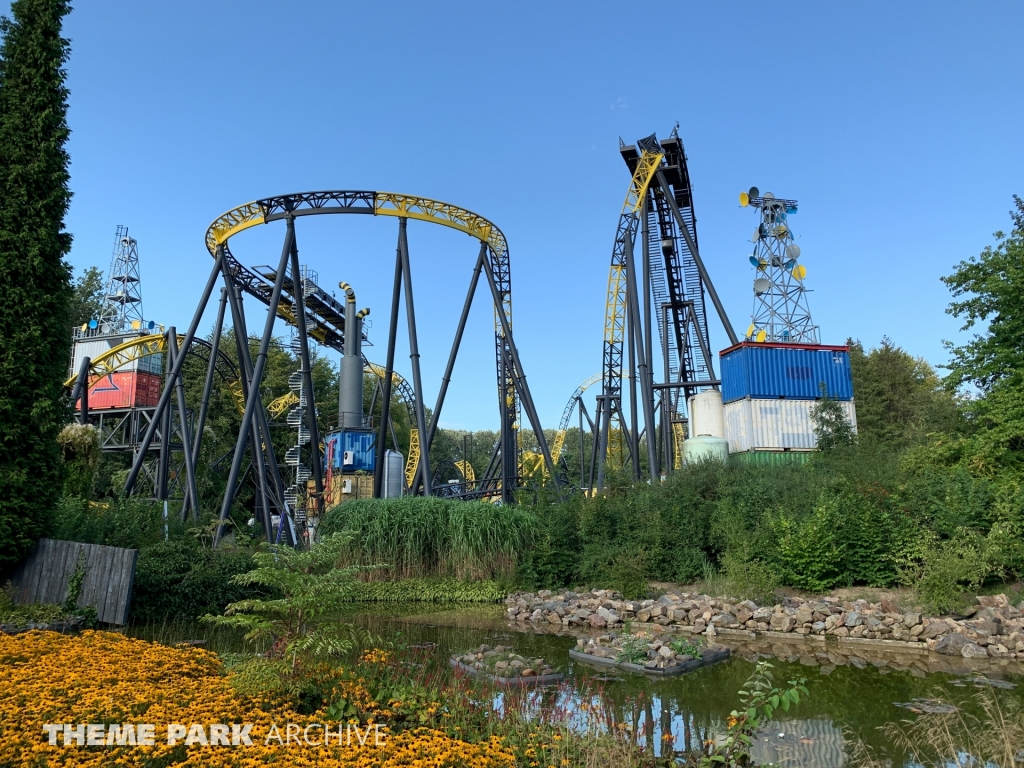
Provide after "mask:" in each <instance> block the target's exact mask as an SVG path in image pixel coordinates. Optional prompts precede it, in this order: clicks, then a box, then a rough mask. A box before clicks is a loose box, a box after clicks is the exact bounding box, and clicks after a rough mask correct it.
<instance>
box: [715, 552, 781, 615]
mask: <svg viewBox="0 0 1024 768" xmlns="http://www.w3.org/2000/svg"><path fill="white" fill-rule="evenodd" d="M722 573H723V575H724V577H725V578H724V590H723V591H724V593H725V594H729V595H735V596H736V597H738V598H741V599H743V600H753V601H755V602H757V603H760V604H765V603H772V602H774V601H775V590H777V589H778V588H779V587H780V586H781V585H782V578H781V577H780V576H779V574H778V572H777V571H776V570H775V569H773V568H772V567H771V566H769V565H767V564H766V563H764V562H763V561H761V560H757V559H753V560H744V559H743V558H742V556H741V555H739V554H738V553H736V552H735V551H727V552H725V553H723V555H722Z"/></svg>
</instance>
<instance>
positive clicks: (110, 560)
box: [96, 547, 120, 623]
mask: <svg viewBox="0 0 1024 768" xmlns="http://www.w3.org/2000/svg"><path fill="white" fill-rule="evenodd" d="M104 549H105V550H106V552H105V553H104V557H103V564H104V568H105V570H104V572H103V582H104V583H103V586H102V587H101V589H102V595H101V599H102V602H103V616H104V617H105V618H104V619H103V620H104V621H106V622H109V623H113V619H114V616H116V615H117V592H115V591H114V590H115V585H116V586H120V585H119V584H116V582H118V581H119V579H118V577H119V576H120V574H119V572H118V570H117V561H118V559H119V558H118V554H119V552H118V551H117V549H115V548H114V547H104ZM96 610H97V611H99V609H98V608H97V609H96Z"/></svg>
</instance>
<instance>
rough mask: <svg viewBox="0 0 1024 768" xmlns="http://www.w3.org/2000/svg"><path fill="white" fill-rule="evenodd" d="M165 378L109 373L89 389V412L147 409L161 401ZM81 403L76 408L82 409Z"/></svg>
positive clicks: (123, 372) (144, 374) (149, 374)
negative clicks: (114, 409)
mask: <svg viewBox="0 0 1024 768" xmlns="http://www.w3.org/2000/svg"><path fill="white" fill-rule="evenodd" d="M162 383H163V377H162V376H157V375H156V374H152V373H139V372H137V371H115V372H114V373H109V374H107V375H106V376H104V377H103V378H102V379H100V380H99V381H97V382H96V383H95V384H93V385H92V386H91V387H90V388H89V410H90V411H94V410H102V409H104V408H132V407H136V408H147V407H152V406H154V405H156V404H157V402H158V401H159V400H160V387H161V385H162ZM81 406H82V404H81V401H79V402H77V403H75V408H76V409H78V408H81Z"/></svg>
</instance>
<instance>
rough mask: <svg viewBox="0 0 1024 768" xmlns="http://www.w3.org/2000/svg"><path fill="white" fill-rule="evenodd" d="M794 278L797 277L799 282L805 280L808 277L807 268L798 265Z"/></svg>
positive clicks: (795, 268) (794, 269) (794, 268)
mask: <svg viewBox="0 0 1024 768" xmlns="http://www.w3.org/2000/svg"><path fill="white" fill-rule="evenodd" d="M793 277H795V278H796V279H797V280H803V279H804V278H805V277H807V267H805V266H804V265H803V264H798V265H797V266H795V267H793Z"/></svg>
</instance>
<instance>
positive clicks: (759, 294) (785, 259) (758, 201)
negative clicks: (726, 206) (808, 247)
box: [740, 187, 819, 344]
mask: <svg viewBox="0 0 1024 768" xmlns="http://www.w3.org/2000/svg"><path fill="white" fill-rule="evenodd" d="M740 205H743V206H748V205H749V206H752V207H754V208H757V209H758V210H759V211H760V213H761V223H760V224H759V225H758V227H757V230H756V231H755V232H754V235H753V238H752V240H753V242H754V253H753V255H751V257H750V263H751V264H752V265H753V266H754V269H755V271H756V277H755V279H754V311H753V312H752V313H751V318H750V320H751V322H750V327H749V328H748V329H747V333H746V337H747V339H749V340H751V341H774V342H782V343H789V344H818V343H819V336H818V326H816V325H814V323H813V322H812V321H811V309H810V306H809V305H808V303H807V288H806V287H805V286H804V278H805V277H807V268H806V267H804V266H803V265H802V264H800V263H798V259H799V258H800V246H799V245H797V244H796V243H794V242H793V230H792V228H791V227H790V223H789V217H790V216H792V215H793V214H794V213H796V211H797V204H796V200H781V199H777V198H776V197H775V196H774V195H773V194H772V193H771V192H765V194H764V196H763V197H762V196H761V195H760V194H759V192H758V190H757V187H754V188H752V189H751V190H750V191H749V192H743V193H741V194H740Z"/></svg>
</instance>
